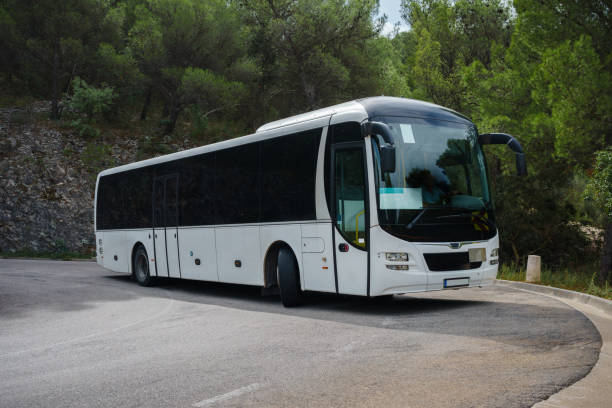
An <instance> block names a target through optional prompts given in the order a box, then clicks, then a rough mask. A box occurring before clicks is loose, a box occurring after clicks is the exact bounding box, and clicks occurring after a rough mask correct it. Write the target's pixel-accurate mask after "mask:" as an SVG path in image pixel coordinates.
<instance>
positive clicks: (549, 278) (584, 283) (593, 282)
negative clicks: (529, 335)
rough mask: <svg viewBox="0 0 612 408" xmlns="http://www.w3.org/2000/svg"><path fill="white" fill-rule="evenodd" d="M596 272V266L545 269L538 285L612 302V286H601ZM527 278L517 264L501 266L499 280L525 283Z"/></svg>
mask: <svg viewBox="0 0 612 408" xmlns="http://www.w3.org/2000/svg"><path fill="white" fill-rule="evenodd" d="M596 270H597V267H596V265H594V264H591V265H582V266H580V267H574V268H563V269H558V270H551V269H549V268H544V269H542V271H541V274H540V282H536V284H539V285H545V286H553V287H555V288H562V289H568V290H575V291H578V292H583V293H588V294H589V295H593V296H599V297H602V298H605V299H610V300H612V285H610V283H608V282H605V283H604V284H603V285H600V284H599V283H598V280H597V272H596ZM594 271H595V272H594ZM525 276H526V271H525V268H523V267H521V266H517V265H515V264H505V265H501V266H500V268H499V272H498V273H497V279H505V280H509V281H518V282H524V281H525Z"/></svg>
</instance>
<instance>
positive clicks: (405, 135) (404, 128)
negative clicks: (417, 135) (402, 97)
mask: <svg viewBox="0 0 612 408" xmlns="http://www.w3.org/2000/svg"><path fill="white" fill-rule="evenodd" d="M400 130H401V132H402V139H404V143H415V141H414V134H413V133H412V125H411V124H408V123H400Z"/></svg>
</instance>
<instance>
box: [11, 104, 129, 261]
mask: <svg viewBox="0 0 612 408" xmlns="http://www.w3.org/2000/svg"><path fill="white" fill-rule="evenodd" d="M48 109H49V104H48V103H45V102H40V103H35V104H33V105H31V106H29V107H27V108H10V109H0V252H4V253H10V252H13V251H18V250H24V249H27V250H33V251H62V250H63V251H66V250H68V251H78V252H83V253H87V252H93V249H94V234H93V197H94V187H95V176H96V172H97V170H98V169H97V168H95V166H92V164H91V161H92V160H94V161H95V160H96V157H95V155H96V154H97V152H107V153H109V155H112V158H113V162H114V163H116V164H121V163H125V162H129V161H133V160H134V159H135V155H136V145H137V144H136V142H135V141H129V140H127V141H121V142H113V144H112V145H110V146H103V145H101V142H96V141H87V140H83V139H82V138H80V137H78V136H77V135H75V134H74V132H72V131H60V130H57V129H54V128H52V127H51V124H49V122H47V121H46V120H40V119H41V118H43V117H46V116H47V115H46V112H47V111H48ZM37 118H38V119H37Z"/></svg>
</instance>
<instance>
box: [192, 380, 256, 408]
mask: <svg viewBox="0 0 612 408" xmlns="http://www.w3.org/2000/svg"><path fill="white" fill-rule="evenodd" d="M258 388H261V384H259V383H253V384H249V385H247V386H244V387H241V388H238V389H235V390H234V391H230V392H228V393H226V394H221V395H217V396H216V397H212V398H208V399H205V400H202V401H200V402H196V403H195V404H193V406H194V407H207V406H209V405H212V404H215V403H217V402H221V401H225V400H228V399H230V398H234V397H237V396H239V395H242V394H246V393H247V392H251V391H255V390H256V389H258Z"/></svg>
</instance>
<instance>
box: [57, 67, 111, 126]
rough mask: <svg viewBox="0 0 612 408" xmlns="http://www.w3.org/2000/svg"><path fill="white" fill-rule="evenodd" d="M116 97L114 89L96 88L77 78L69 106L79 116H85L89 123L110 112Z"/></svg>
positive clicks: (73, 83)
mask: <svg viewBox="0 0 612 408" xmlns="http://www.w3.org/2000/svg"><path fill="white" fill-rule="evenodd" d="M115 97H116V95H115V93H114V90H113V88H112V87H107V86H104V87H102V88H96V87H94V86H91V85H89V84H87V82H85V81H84V80H82V79H80V78H79V77H76V78H74V79H73V80H72V96H71V97H70V99H69V101H68V106H69V107H70V109H72V111H74V112H75V113H77V114H81V115H85V117H86V119H87V121H88V122H92V121H94V119H95V118H96V117H97V116H99V115H102V114H104V113H106V112H108V111H110V109H111V107H112V104H113V100H114V99H115Z"/></svg>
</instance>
